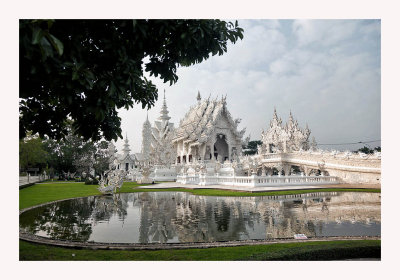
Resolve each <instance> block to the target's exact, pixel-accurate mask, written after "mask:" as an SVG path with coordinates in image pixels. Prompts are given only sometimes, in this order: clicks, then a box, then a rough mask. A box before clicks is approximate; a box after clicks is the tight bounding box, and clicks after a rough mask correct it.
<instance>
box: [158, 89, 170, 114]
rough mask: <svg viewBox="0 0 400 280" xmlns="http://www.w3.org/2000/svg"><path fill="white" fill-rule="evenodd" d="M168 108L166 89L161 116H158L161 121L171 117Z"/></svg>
mask: <svg viewBox="0 0 400 280" xmlns="http://www.w3.org/2000/svg"><path fill="white" fill-rule="evenodd" d="M168 113H169V112H168V108H167V101H166V99H165V89H164V101H163V105H162V107H161V111H160V117H159V118H158V119H159V120H161V121H168V120H169V119H170V117H169V116H168Z"/></svg>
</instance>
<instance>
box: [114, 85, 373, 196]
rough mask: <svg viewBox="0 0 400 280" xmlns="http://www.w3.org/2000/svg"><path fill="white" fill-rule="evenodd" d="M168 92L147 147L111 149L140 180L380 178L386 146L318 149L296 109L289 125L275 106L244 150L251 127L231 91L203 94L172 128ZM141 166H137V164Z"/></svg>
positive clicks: (146, 129) (266, 182)
mask: <svg viewBox="0 0 400 280" xmlns="http://www.w3.org/2000/svg"><path fill="white" fill-rule="evenodd" d="M168 113H169V112H168V108H167V102H166V98H165V92H164V99H163V104H162V107H161V111H160V116H159V117H158V119H157V120H156V121H154V123H153V125H151V123H150V121H149V119H148V117H147V118H146V121H145V122H144V124H143V129H142V136H143V139H142V147H141V153H138V154H130V153H129V152H130V149H129V144H128V138H127V137H126V139H125V144H124V148H123V150H122V152H123V153H122V154H120V155H115V147H114V146H113V144H112V143H111V144H110V147H109V153H110V155H112V158H116V159H117V161H118V168H119V169H124V170H125V171H128V172H129V174H130V179H131V180H138V181H139V182H150V183H151V182H154V181H177V182H178V183H181V184H192V185H193V184H194V185H229V186H238V187H248V188H253V187H257V186H276V185H321V184H338V183H366V184H374V183H380V176H381V166H380V163H381V159H380V153H375V154H373V155H365V154H362V153H358V154H354V153H350V152H348V151H347V152H338V151H331V152H329V151H323V150H318V149H317V145H316V141H315V138H314V137H313V138H312V141H311V143H310V141H309V137H310V134H311V130H310V129H309V128H308V125H306V127H305V128H304V129H303V128H301V127H300V126H299V124H298V122H297V120H295V119H294V118H293V115H292V113H291V112H290V114H289V119H288V121H287V123H286V124H284V125H283V124H282V119H281V118H278V115H277V113H276V109H274V113H273V117H272V120H271V121H270V123H269V127H268V129H267V130H266V131H265V132H264V131H262V133H261V140H262V144H261V145H260V146H259V147H258V153H257V154H256V155H253V156H244V155H242V147H243V146H245V145H247V142H248V141H249V137H247V138H246V139H243V136H244V133H245V129H241V130H239V129H238V125H239V123H240V121H241V120H240V119H233V118H232V116H231V114H230V113H229V111H228V108H227V102H226V96H225V97H221V98H220V99H218V98H216V99H210V97H208V98H207V99H204V100H202V98H201V95H200V92H198V94H197V103H196V104H195V105H193V106H191V107H190V109H189V111H188V112H187V113H186V115H185V116H184V118H183V119H182V120H181V121H180V123H179V126H178V127H177V128H174V124H173V123H172V122H170V119H171V118H170V117H169V115H168ZM136 166H137V167H138V168H137V169H136Z"/></svg>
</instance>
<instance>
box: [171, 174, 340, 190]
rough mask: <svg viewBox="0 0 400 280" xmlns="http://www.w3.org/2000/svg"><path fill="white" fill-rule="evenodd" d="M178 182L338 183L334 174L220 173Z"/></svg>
mask: <svg viewBox="0 0 400 280" xmlns="http://www.w3.org/2000/svg"><path fill="white" fill-rule="evenodd" d="M177 182H179V183H182V184H199V185H230V186H249V187H266V186H274V185H282V186H283V185H319V184H337V183H338V178H337V177H334V176H256V175H252V176H219V175H193V176H189V175H178V176H177Z"/></svg>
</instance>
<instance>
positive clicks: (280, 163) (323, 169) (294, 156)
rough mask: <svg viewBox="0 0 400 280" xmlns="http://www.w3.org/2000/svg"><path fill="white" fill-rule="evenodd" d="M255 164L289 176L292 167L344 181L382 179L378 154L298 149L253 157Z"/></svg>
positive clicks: (367, 181) (364, 181) (376, 181)
mask: <svg viewBox="0 0 400 280" xmlns="http://www.w3.org/2000/svg"><path fill="white" fill-rule="evenodd" d="M255 160H256V161H257V165H258V167H259V168H261V169H262V170H263V169H265V172H267V174H268V172H271V169H273V168H275V169H277V170H278V171H279V172H282V171H283V173H284V174H285V175H290V174H291V173H292V170H293V168H296V167H297V169H298V170H300V172H302V173H303V174H304V175H306V176H309V175H312V174H322V175H325V176H336V177H338V178H340V181H341V182H343V183H366V184H379V183H380V179H381V158H380V153H375V154H369V155H367V154H363V153H350V152H329V151H322V150H320V151H316V152H312V151H304V152H302V151H299V152H291V153H270V154H263V155H259V156H257V157H255Z"/></svg>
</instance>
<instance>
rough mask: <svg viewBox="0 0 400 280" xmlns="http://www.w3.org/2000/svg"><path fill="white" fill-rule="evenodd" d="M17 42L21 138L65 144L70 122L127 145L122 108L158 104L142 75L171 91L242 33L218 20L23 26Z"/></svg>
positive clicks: (89, 135) (83, 132)
mask: <svg viewBox="0 0 400 280" xmlns="http://www.w3.org/2000/svg"><path fill="white" fill-rule="evenodd" d="M19 36H20V40H19V41H20V55H19V61H20V94H19V97H20V125H19V126H20V139H22V138H23V137H24V136H25V135H26V133H27V131H32V133H33V134H35V133H39V135H40V136H41V137H44V136H45V135H46V136H48V137H50V138H53V139H61V138H63V137H64V136H65V135H67V123H68V121H70V120H72V121H73V130H74V131H75V133H76V134H77V135H80V136H83V137H84V139H86V140H87V139H91V140H93V141H97V140H100V139H101V138H102V137H104V138H105V139H106V140H111V139H114V140H117V139H118V137H120V138H122V135H121V128H120V125H121V119H120V117H119V116H118V113H117V109H120V108H125V109H129V108H131V107H133V105H134V104H135V103H136V104H141V106H142V108H145V107H147V108H150V107H152V106H153V105H154V103H155V101H156V100H157V98H158V91H157V88H156V87H155V86H154V84H153V83H152V82H151V81H149V80H148V79H146V78H145V77H144V75H143V74H144V70H145V71H146V72H149V74H150V76H152V75H154V76H156V77H158V76H159V77H160V78H161V79H162V80H163V81H164V82H165V83H167V82H169V83H170V84H174V83H176V82H177V80H178V76H177V75H176V69H177V67H178V66H190V65H193V64H196V63H200V62H202V61H203V60H205V59H207V58H209V56H210V55H216V54H218V55H222V54H223V53H225V52H226V51H227V43H228V42H229V41H230V42H232V43H235V42H236V41H237V40H238V39H239V38H240V39H242V38H243V29H242V28H240V27H238V24H237V22H236V23H231V22H225V21H221V20H20V25H19ZM144 58H148V59H149V61H148V62H147V63H144V62H143V60H144Z"/></svg>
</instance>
